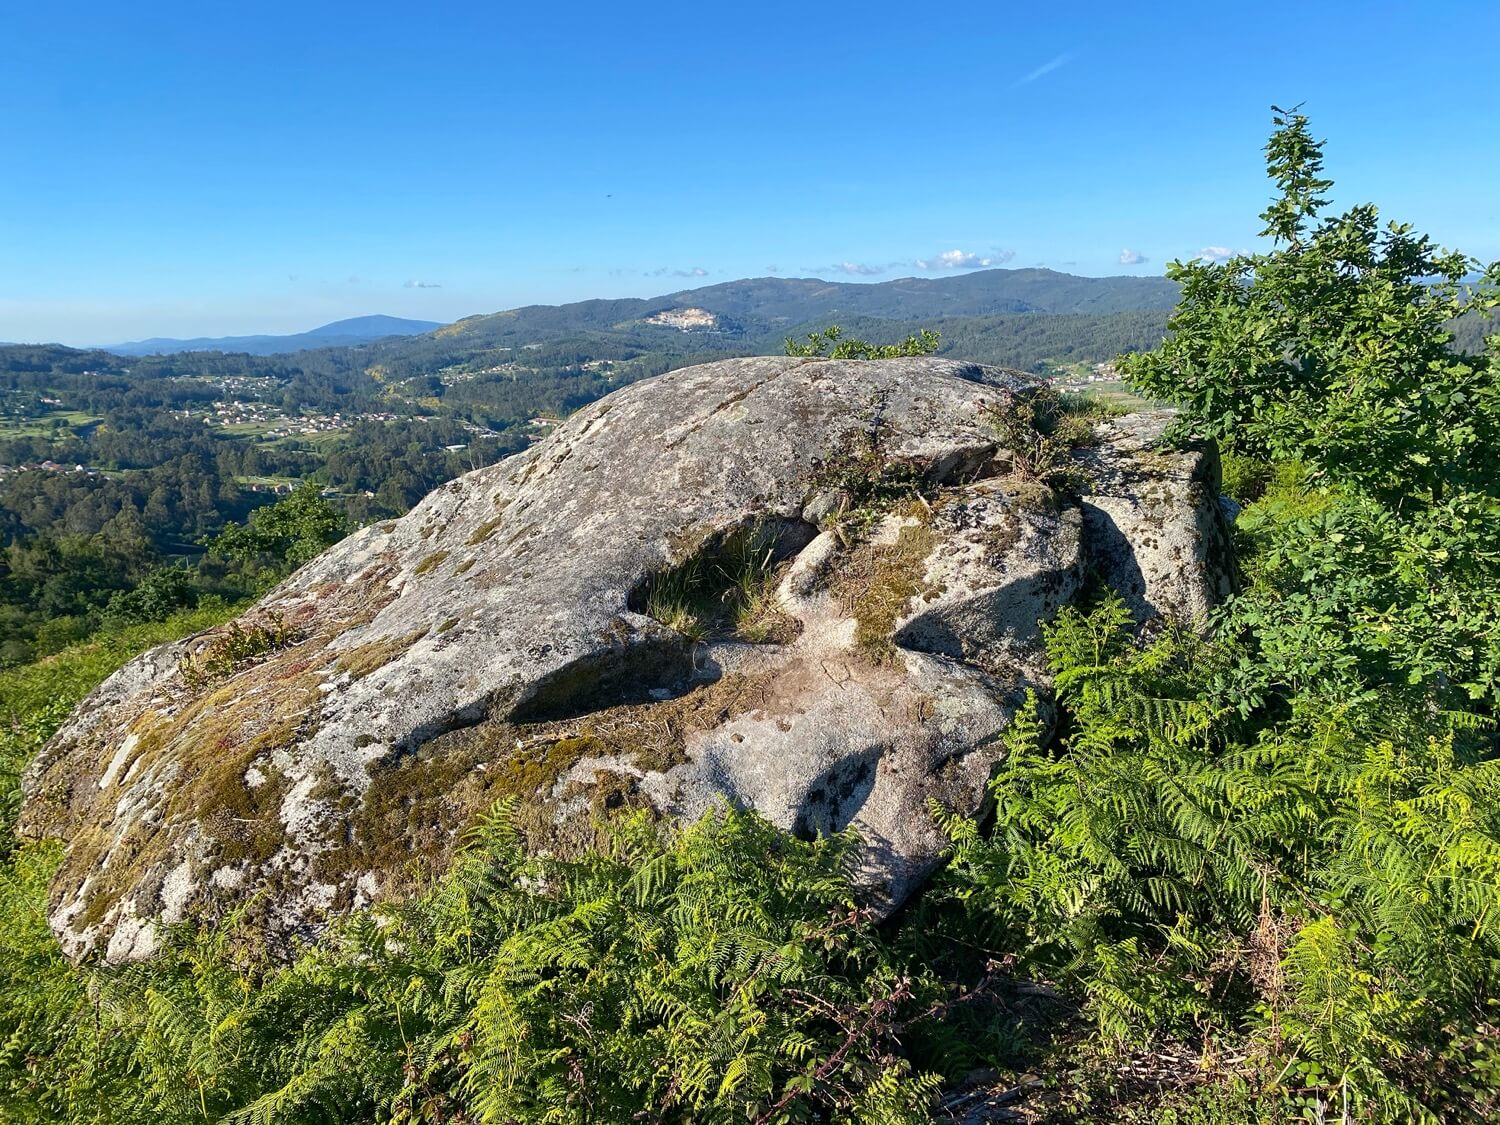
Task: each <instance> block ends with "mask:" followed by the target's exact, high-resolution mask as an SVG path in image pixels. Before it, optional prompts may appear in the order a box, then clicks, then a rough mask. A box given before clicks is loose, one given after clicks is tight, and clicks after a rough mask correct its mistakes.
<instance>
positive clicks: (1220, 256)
mask: <svg viewBox="0 0 1500 1125" xmlns="http://www.w3.org/2000/svg"><path fill="white" fill-rule="evenodd" d="M1232 257H1234V251H1233V250H1231V249H1230V248H1229V247H1227V246H1205V247H1204V248H1203V249H1202V250H1199V251H1198V260H1199V261H1200V262H1227V261H1229V259H1230V258H1232Z"/></svg>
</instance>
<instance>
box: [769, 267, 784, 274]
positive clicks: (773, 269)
mask: <svg viewBox="0 0 1500 1125" xmlns="http://www.w3.org/2000/svg"><path fill="white" fill-rule="evenodd" d="M766 272H767V273H780V272H781V267H780V266H767V267H766Z"/></svg>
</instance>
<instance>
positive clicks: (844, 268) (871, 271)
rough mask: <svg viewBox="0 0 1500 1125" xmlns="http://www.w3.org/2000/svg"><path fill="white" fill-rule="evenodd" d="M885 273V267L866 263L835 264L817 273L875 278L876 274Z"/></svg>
mask: <svg viewBox="0 0 1500 1125" xmlns="http://www.w3.org/2000/svg"><path fill="white" fill-rule="evenodd" d="M885 271H886V267H885V266H872V265H869V264H867V263H865V262H835V263H834V264H833V265H831V266H826V267H825V268H824V269H822V270H818V271H816V272H818V273H848V274H855V275H857V276H859V277H873V276H874V275H875V274H877V273H885Z"/></svg>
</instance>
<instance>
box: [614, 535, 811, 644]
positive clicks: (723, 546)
mask: <svg viewBox="0 0 1500 1125" xmlns="http://www.w3.org/2000/svg"><path fill="white" fill-rule="evenodd" d="M779 547H780V542H779V536H778V535H777V534H776V531H775V529H774V528H771V527H767V526H765V525H763V524H752V525H749V526H747V527H744V528H740V529H738V530H736V531H733V532H730V533H729V534H728V535H726V536H725V537H724V538H723V539H721V540H719V541H718V543H717V544H713V545H710V546H708V547H706V548H705V549H702V550H699V551H698V552H697V553H695V554H694V555H692V556H691V557H690V558H688V559H686V560H685V561H683V562H682V563H679V564H678V565H677V566H674V567H671V568H669V569H668V570H665V571H663V572H661V573H660V574H658V575H656V576H654V577H653V578H651V579H650V580H649V581H648V582H647V584H646V587H645V591H644V595H643V597H642V598H641V602H642V612H644V613H645V614H646V615H647V616H649V617H653V618H655V619H656V620H657V621H660V622H661V623H662V624H663V625H666V626H667V627H668V628H670V629H675V630H676V631H677V632H679V633H681V634H682V635H683V636H684V637H686V638H687V639H688V640H689V641H691V642H693V643H694V644H697V643H699V642H701V641H704V640H707V639H709V638H710V637H716V636H727V637H734V638H737V639H739V640H745V641H751V642H753V643H758V644H764V643H772V642H779V641H786V640H790V639H791V638H792V637H794V636H796V630H797V623H796V622H795V621H794V620H793V619H792V618H791V617H789V616H788V615H787V614H786V613H785V612H784V611H783V610H782V609H781V607H780V604H779V603H778V601H777V598H776V582H777V579H778V577H779V574H780V569H781V568H780V561H781V560H780V558H779Z"/></svg>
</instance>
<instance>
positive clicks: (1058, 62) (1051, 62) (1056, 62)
mask: <svg viewBox="0 0 1500 1125" xmlns="http://www.w3.org/2000/svg"><path fill="white" fill-rule="evenodd" d="M1072 57H1073V53H1072V52H1071V51H1064V52H1063V53H1062V54H1060V55H1058V56H1057V57H1056V58H1052V59H1048V60H1047V61H1046V62H1044V63H1043V64H1042V65H1041V66H1039V67H1037V68H1036V69H1035V70H1033V71H1030V72H1029V73H1027V74H1024V75H1022V76H1021V77H1020V78H1017V79H1016V80H1015V81H1014V82H1013V83H1011V89H1012V90H1014V89H1015V88H1016V87H1017V86H1025V85H1027V84H1028V83H1031V82H1035V81H1036V80H1037V79H1038V78H1041V77H1043V76H1045V75H1048V74H1051V73H1052V72H1053V71H1054V70H1056V69H1057V68H1058V67H1060V66H1063V65H1064V64H1066V63H1067V62H1068V61H1069V60H1071V59H1072Z"/></svg>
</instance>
